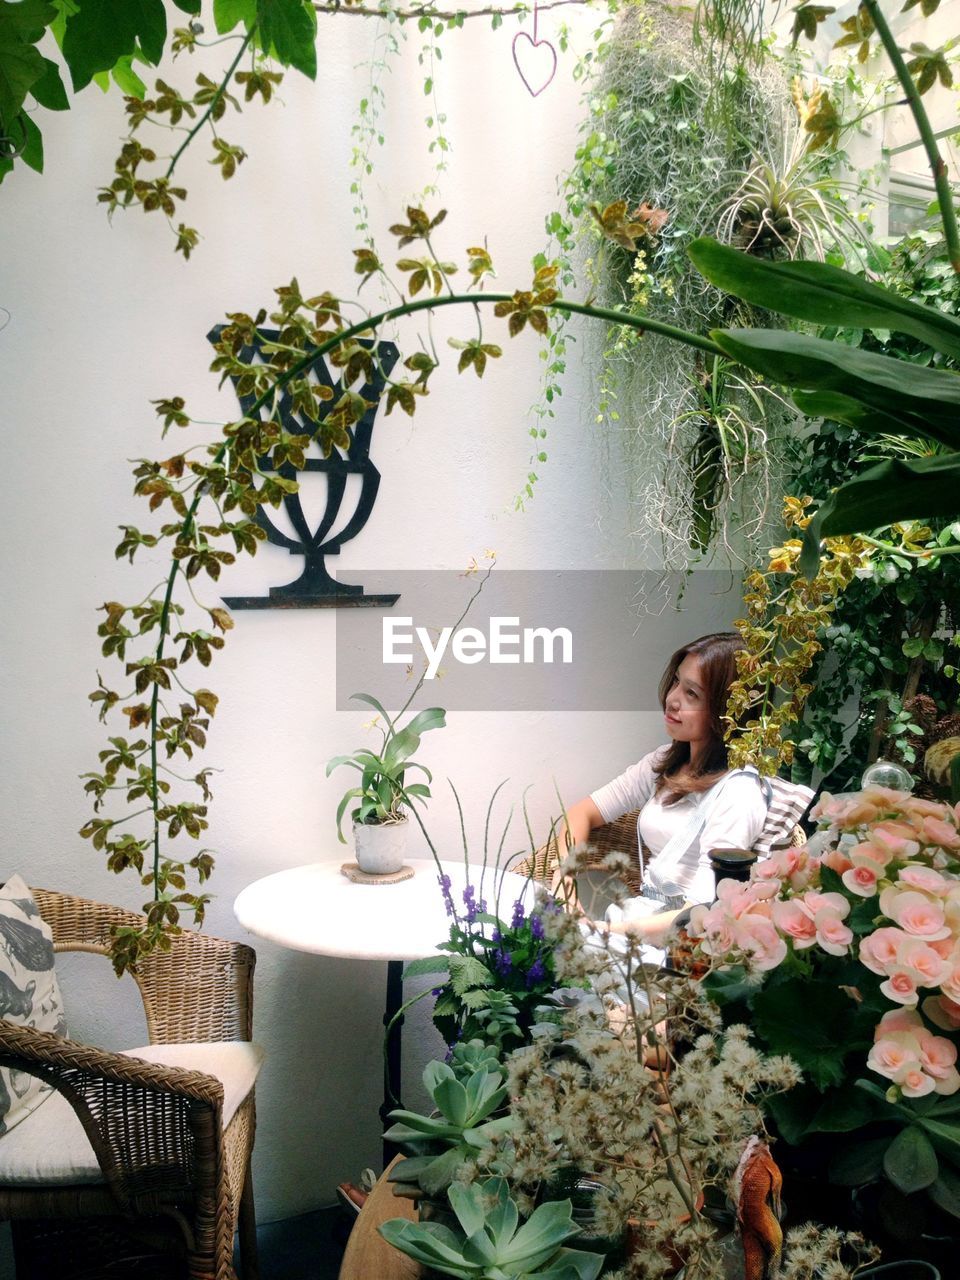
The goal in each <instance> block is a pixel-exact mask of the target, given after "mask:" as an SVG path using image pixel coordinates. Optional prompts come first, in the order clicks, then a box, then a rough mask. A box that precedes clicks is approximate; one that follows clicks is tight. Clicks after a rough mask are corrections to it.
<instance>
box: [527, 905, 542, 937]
mask: <svg viewBox="0 0 960 1280" xmlns="http://www.w3.org/2000/svg"><path fill="white" fill-rule="evenodd" d="M530 932H531V933H532V934H533V936H534V938H535V939H536V940H537V942H541V941H542V940H543V921H542V920H541V919H540V917H539V916H538V915H537V913H536V912H535V911H534V912H531V914H530Z"/></svg>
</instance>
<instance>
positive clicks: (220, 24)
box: [213, 0, 257, 36]
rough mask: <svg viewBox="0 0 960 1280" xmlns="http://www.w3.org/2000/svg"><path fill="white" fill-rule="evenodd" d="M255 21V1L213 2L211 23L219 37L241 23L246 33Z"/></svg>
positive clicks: (219, 0)
mask: <svg viewBox="0 0 960 1280" xmlns="http://www.w3.org/2000/svg"><path fill="white" fill-rule="evenodd" d="M256 20H257V0H213V21H214V25H215V26H216V28H217V31H218V33H219V34H220V35H222V36H223V35H226V34H227V32H228V31H232V30H233V28H234V27H235V26H236V25H237V23H242V24H243V26H244V27H245V28H246V30H247V31H249V30H250V28H251V27H252V26H253V25H254V23H255V22H256Z"/></svg>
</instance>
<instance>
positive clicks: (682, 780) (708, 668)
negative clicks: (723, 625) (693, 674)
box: [654, 631, 744, 804]
mask: <svg viewBox="0 0 960 1280" xmlns="http://www.w3.org/2000/svg"><path fill="white" fill-rule="evenodd" d="M743 648H744V643H743V640H742V638H741V637H740V636H739V635H738V634H737V633H736V631H718V632H715V633H714V634H713V635H709V636H701V637H700V639H699V640H694V641H693V642H692V643H691V644H686V645H684V646H683V648H682V649H678V650H677V652H676V653H675V654H674V655H673V657H672V658H671V659H670V661H669V662H668V663H667V669H666V671H664V673H663V677H662V679H661V680H660V689H659V696H660V706H661V708H662V709H663V710H664V711H665V710H666V706H667V694H668V693H669V692H670V689H671V688H672V686H673V682H674V679H675V678H676V674H677V669H678V668H679V666H680V664H681V662H683V660H684V658H686V657H688V656H689V655H691V654H693V656H694V657H697V658H699V659H700V684H701V686H702V687H703V694H704V697H705V698H706V701H707V709H708V711H709V714H710V721H709V730H710V744H709V746H708V748H707V750H706V752H705V753H704V756H703V759H702V760H701V761H700V762H699V765H698V767H697V769H696V770H693V769H690V770H685V771H684V773H683V776H682V777H677V776H676V775H677V774H678V772H679V771H680V770H681V769H683V768H684V766H685V765H689V764H690V744H689V743H688V742H674V743H672V744H671V745H670V747H669V748H668V749H667V751H666V752H665V753H664V755H663V756H662V757H661V758H660V760H659V761H658V762H657V763H656V764H655V765H654V772H655V773H656V774H657V792H658V793H660V792H662V791H665V792H666V793H667V794H666V797H665V799H664V804H674V803H676V801H677V800H680V799H681V798H682V797H683V796H686V795H690V793H691V792H698V791H708V790H709V789H710V787H712V786H713V784H714V783H715V782H716V781H717V779H718V778H719V777H720V775H721V774H722V773H726V771H727V748H726V746H725V745H724V741H723V730H724V724H723V719H722V717H723V716H724V714H725V713H726V710H727V697H728V694H729V690H730V685H731V684H732V683H733V681H734V679H735V678H736V674H737V659H736V655H737V651H738V650H739V649H743Z"/></svg>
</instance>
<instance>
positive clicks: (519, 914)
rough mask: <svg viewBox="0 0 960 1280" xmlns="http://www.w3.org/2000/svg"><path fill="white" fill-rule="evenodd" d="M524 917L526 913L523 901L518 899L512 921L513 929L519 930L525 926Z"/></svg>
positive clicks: (514, 906)
mask: <svg viewBox="0 0 960 1280" xmlns="http://www.w3.org/2000/svg"><path fill="white" fill-rule="evenodd" d="M524 915H525V913H524V910H523V899H522V898H518V899H517V900H516V902H515V903H514V904H513V919H512V920H511V921H510V926H511V928H513V929H519V928H520V926H521V925H522V924H523V921H524Z"/></svg>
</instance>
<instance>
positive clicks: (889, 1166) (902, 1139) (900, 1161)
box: [883, 1125, 940, 1195]
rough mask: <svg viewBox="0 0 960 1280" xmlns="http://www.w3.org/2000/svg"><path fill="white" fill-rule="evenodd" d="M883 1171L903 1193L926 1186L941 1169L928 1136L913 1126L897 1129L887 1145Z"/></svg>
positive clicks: (906, 1193)
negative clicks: (898, 1131)
mask: <svg viewBox="0 0 960 1280" xmlns="http://www.w3.org/2000/svg"><path fill="white" fill-rule="evenodd" d="M883 1171H884V1173H885V1174H886V1175H887V1177H888V1178H889V1179H890V1181H891V1182H892V1183H893V1185H894V1186H895V1187H896V1188H897V1190H898V1191H902V1192H903V1194H904V1195H910V1193H911V1192H913V1191H922V1190H923V1189H924V1187H929V1186H930V1185H931V1183H932V1182H933V1181H934V1180H935V1179H936V1177H937V1175H938V1173H939V1172H940V1164H939V1161H938V1160H937V1153H936V1151H934V1149H933V1147H932V1146H931V1144H930V1139H929V1138H928V1137H927V1136H926V1134H925V1133H923V1131H922V1130H921V1129H919V1128H918V1127H917V1126H916V1125H910V1126H908V1127H907V1128H906V1129H903V1130H901V1131H900V1133H898V1134H897V1136H896V1137H895V1138H894V1140H893V1141H892V1142H891V1143H890V1146H889V1147H887V1151H886V1154H885V1155H884V1157H883Z"/></svg>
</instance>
